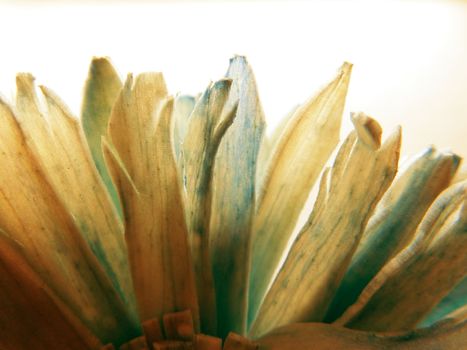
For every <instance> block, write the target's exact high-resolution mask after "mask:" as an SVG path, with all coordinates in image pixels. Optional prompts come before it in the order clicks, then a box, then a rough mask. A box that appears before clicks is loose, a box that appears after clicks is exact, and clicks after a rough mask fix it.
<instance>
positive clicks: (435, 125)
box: [0, 0, 467, 156]
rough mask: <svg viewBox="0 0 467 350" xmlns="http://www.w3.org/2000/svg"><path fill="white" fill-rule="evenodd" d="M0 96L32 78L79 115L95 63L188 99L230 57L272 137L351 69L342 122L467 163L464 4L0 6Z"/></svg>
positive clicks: (408, 146) (466, 15)
mask: <svg viewBox="0 0 467 350" xmlns="http://www.w3.org/2000/svg"><path fill="white" fill-rule="evenodd" d="M0 30H1V33H2V40H1V55H0V91H1V92H2V93H3V95H5V96H6V97H7V98H11V95H12V94H13V90H14V75H15V73H16V72H18V71H29V72H32V73H33V74H34V75H35V76H36V78H37V81H38V83H40V84H44V85H47V86H49V87H51V88H52V89H54V90H55V91H56V92H57V93H58V94H59V95H60V96H61V97H62V98H63V99H64V100H65V101H66V102H67V103H68V104H69V105H70V107H71V109H72V111H74V112H75V113H76V114H78V113H79V108H80V97H81V89H82V86H83V81H84V78H85V76H86V72H87V68H88V63H89V60H90V58H91V57H92V56H94V55H105V56H110V57H111V58H112V60H113V62H114V64H115V65H116V67H117V68H118V70H119V71H120V73H121V74H122V77H124V75H125V74H126V73H127V72H135V73H137V72H141V71H146V70H158V71H163V72H164V74H165V77H166V80H167V83H168V86H169V89H170V90H171V92H172V93H174V94H175V93H177V92H182V93H191V94H196V93H197V92H199V91H201V90H202V89H203V88H204V87H205V86H206V85H207V84H208V82H209V79H212V80H214V79H217V78H219V77H220V76H222V75H223V74H224V72H225V70H226V68H227V64H228V59H229V58H230V57H231V56H232V55H233V54H243V55H246V56H247V57H248V58H249V61H250V62H251V64H252V66H253V68H254V69H255V73H256V77H257V82H258V85H259V91H260V94H261V97H262V101H263V106H264V109H265V112H266V115H267V118H268V122H269V124H270V126H271V127H273V126H274V125H276V124H277V122H278V121H279V120H280V118H281V117H282V116H283V115H285V114H286V113H287V112H288V111H289V109H290V108H292V107H293V106H294V105H296V104H297V103H300V102H302V101H303V100H304V99H305V98H306V97H308V96H309V95H310V94H312V93H314V92H315V91H316V89H317V88H319V87H320V86H321V85H323V84H324V83H325V82H326V81H327V80H329V79H330V78H331V77H332V76H333V74H334V72H335V71H336V69H337V68H338V67H339V66H340V64H341V63H342V62H343V61H344V60H345V61H350V62H352V63H354V65H355V66H354V73H353V77H352V83H351V90H350V92H349V96H348V103H347V112H346V113H347V115H345V116H344V120H345V122H344V132H346V131H347V130H348V129H349V128H350V122H349V118H348V112H350V111H351V110H353V111H356V110H363V111H365V112H366V113H368V114H370V115H372V116H374V117H375V118H377V119H378V120H380V121H381V124H382V125H383V127H384V128H385V129H386V134H387V133H388V132H389V131H390V129H392V128H393V127H395V126H396V125H397V124H401V125H403V130H404V148H403V149H404V151H405V152H407V153H413V152H416V151H418V150H420V149H421V148H422V147H424V146H426V145H428V144H430V143H432V144H435V145H437V146H438V147H439V148H444V147H449V148H451V149H453V150H454V151H457V152H459V153H460V154H461V155H464V156H465V155H467V153H466V150H467V147H466V146H467V137H466V135H467V3H466V2H449V1H448V2H446V1H439V2H436V1H434V2H433V1H431V2H424V1H409V2H407V1H405V2H403V1H385V2H383V1H361V2H360V1H336V0H335V1H309V2H305V1H303V2H297V1H283V2H279V1H275V2H266V1H256V2H209V1H208V2H175V3H174V2H162V3H157V2H140V3H130V2H115V3H112V2H105V3H104V4H102V5H93V4H86V3H84V4H78V3H72V2H70V3H66V4H61V5H60V4H57V3H54V2H50V3H48V4H40V5H38V4H34V3H33V2H30V3H23V4H16V5H14V4H10V5H8V4H3V5H0Z"/></svg>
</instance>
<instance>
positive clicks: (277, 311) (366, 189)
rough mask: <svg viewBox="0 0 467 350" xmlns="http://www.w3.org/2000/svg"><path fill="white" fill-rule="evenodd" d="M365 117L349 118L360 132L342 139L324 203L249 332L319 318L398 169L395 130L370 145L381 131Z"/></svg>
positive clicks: (296, 244) (313, 215) (397, 134)
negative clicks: (381, 143)
mask: <svg viewBox="0 0 467 350" xmlns="http://www.w3.org/2000/svg"><path fill="white" fill-rule="evenodd" d="M366 119H367V117H366V116H365V115H363V114H358V115H355V116H354V117H353V121H354V123H355V124H356V129H357V134H358V135H359V137H358V138H357V139H356V140H355V141H354V142H353V145H352V146H351V147H349V146H350V143H349V142H344V144H343V146H342V152H339V153H338V156H337V158H336V162H335V163H336V174H334V173H333V170H334V169H331V174H330V178H331V181H330V184H329V185H328V186H322V187H327V188H328V193H327V195H326V198H325V202H324V203H320V204H319V205H318V206H317V208H316V209H314V210H313V212H312V213H311V215H310V220H309V221H308V223H307V224H306V225H305V226H304V228H303V229H302V231H301V232H300V233H299V236H298V237H297V239H296V241H295V242H294V243H293V245H292V248H291V250H290V252H289V254H288V256H287V259H286V261H285V263H284V265H283V266H282V268H281V270H280V272H279V274H278V276H277V277H276V279H275V280H274V282H273V284H272V286H271V289H270V290H269V292H268V293H267V295H266V298H265V300H264V303H263V304H262V305H261V308H260V310H259V312H258V316H257V318H256V320H255V322H254V323H253V325H252V328H251V330H250V335H251V336H252V337H255V338H256V337H258V336H261V335H263V334H265V333H267V332H268V331H270V330H272V329H274V328H275V327H278V326H282V325H285V324H288V323H291V322H303V321H321V320H322V319H323V317H324V315H325V312H326V310H327V307H328V306H329V303H330V301H331V299H332V297H333V295H334V293H335V290H336V288H337V286H338V285H339V282H340V280H341V278H342V277H343V274H344V272H345V270H346V268H347V266H348V264H349V262H350V258H351V256H352V254H353V253H354V251H355V249H356V247H357V244H358V241H359V240H360V238H361V235H362V234H363V229H364V227H365V225H366V223H367V220H368V218H369V217H370V214H371V212H372V210H373V209H374V207H375V205H376V203H377V202H378V200H379V199H380V198H381V196H382V195H383V193H384V191H385V190H386V189H387V188H388V186H389V185H390V183H391V181H392V179H393V178H394V176H395V173H396V171H397V162H398V158H399V148H400V130H399V129H398V130H396V132H394V133H393V134H392V135H391V136H390V137H389V138H388V140H387V141H386V142H385V143H384V144H383V145H382V146H381V147H379V148H377V149H375V147H374V146H375V145H378V144H379V142H380V141H379V137H380V134H379V133H375V132H374V129H371V128H369V127H367V125H368V124H367V123H366V122H365V120H366ZM361 128H367V129H366V131H365V132H366V134H367V135H368V136H369V137H371V138H372V140H371V142H368V140H367V138H366V137H365V138H362V137H361V136H360V135H361V131H359V129H361ZM352 139H355V135H353V134H351V135H350V136H349V140H352ZM327 176H328V174H327V172H325V173H324V177H325V179H326V178H327ZM319 197H321V198H323V197H324V196H323V195H320V196H319ZM321 201H323V200H321Z"/></svg>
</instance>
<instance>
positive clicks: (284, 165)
mask: <svg viewBox="0 0 467 350" xmlns="http://www.w3.org/2000/svg"><path fill="white" fill-rule="evenodd" d="M351 68H352V66H351V65H350V64H348V63H345V64H344V65H343V66H342V68H341V69H340V71H339V73H338V75H337V76H336V78H335V79H334V80H333V81H331V82H330V83H329V84H328V85H327V86H326V87H324V89H322V90H321V91H320V92H319V93H318V94H317V95H316V96H314V97H312V98H311V99H310V100H308V101H307V102H306V103H305V104H304V105H303V106H300V107H299V108H297V110H296V111H295V113H294V115H293V116H292V117H291V120H290V121H289V122H288V123H287V125H286V129H285V130H284V131H283V132H282V133H281V134H280V136H279V139H278V141H277V143H276V144H275V146H274V148H273V149H272V151H271V157H270V160H269V162H268V170H267V171H266V173H265V175H264V179H263V182H262V188H263V189H262V191H263V192H262V194H261V195H260V196H259V199H258V204H257V212H256V216H255V219H254V223H253V237H254V243H253V255H252V272H251V278H250V295H249V310H248V312H249V316H248V317H249V320H250V321H251V320H252V319H253V318H254V316H255V314H256V312H257V310H258V308H259V306H260V304H261V302H262V300H263V298H264V295H265V293H266V290H267V287H268V286H269V284H270V282H271V280H272V278H273V277H274V276H273V275H274V272H275V271H276V268H277V266H278V264H279V261H280V259H281V257H282V255H283V252H284V251H285V249H286V247H287V243H288V241H289V239H290V236H291V234H292V231H293V229H294V227H295V224H296V222H297V219H298V216H299V214H300V212H301V210H302V209H303V206H304V205H305V202H306V200H307V198H308V195H309V193H310V191H311V188H312V186H313V184H314V183H315V181H316V179H317V178H318V176H319V174H320V173H321V171H322V169H323V166H324V165H325V163H326V161H327V160H328V158H329V156H330V154H331V152H332V151H333V149H334V148H335V147H336V145H337V143H338V141H339V131H340V124H341V117H342V112H343V109H344V103H345V97H346V94H347V89H348V85H349V79H350V72H351Z"/></svg>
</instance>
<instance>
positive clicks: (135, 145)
mask: <svg viewBox="0 0 467 350" xmlns="http://www.w3.org/2000/svg"><path fill="white" fill-rule="evenodd" d="M172 110H173V99H171V98H168V97H167V90H166V87H165V83H164V80H163V77H162V75H161V74H159V73H146V74H141V75H139V76H137V77H136V79H135V80H134V81H133V78H132V76H131V75H129V76H128V78H127V80H126V82H125V84H124V87H123V89H122V91H121V93H120V95H119V97H118V98H117V101H116V103H115V106H114V108H113V111H112V115H111V117H110V123H109V132H108V134H109V139H110V142H107V143H104V157H105V159H106V162H107V164H108V166H109V169H110V173H111V175H112V177H113V180H114V183H115V185H116V187H117V190H118V193H119V197H120V200H121V202H122V208H123V213H124V222H125V238H126V242H127V246H128V255H129V260H130V267H131V272H132V277H133V284H134V288H135V293H136V297H137V302H138V309H139V315H140V319H141V320H142V321H146V320H148V319H152V318H159V319H161V318H162V315H163V314H164V313H167V312H174V311H180V310H185V309H190V310H191V312H192V314H193V315H194V319H195V325H196V328H198V326H199V313H198V301H197V297H196V286H195V281H194V271H193V266H192V261H191V256H190V250H189V247H188V230H187V225H186V222H185V211H184V205H183V198H182V192H181V191H182V189H181V183H180V176H179V174H178V170H177V165H176V162H175V154H174V149H173V134H172V129H171V127H172V119H171V118H172Z"/></svg>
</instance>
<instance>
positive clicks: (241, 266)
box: [211, 56, 265, 337]
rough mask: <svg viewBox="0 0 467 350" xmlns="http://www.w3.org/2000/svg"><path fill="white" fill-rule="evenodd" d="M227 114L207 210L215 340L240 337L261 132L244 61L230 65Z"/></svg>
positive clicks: (261, 123)
mask: <svg viewBox="0 0 467 350" xmlns="http://www.w3.org/2000/svg"><path fill="white" fill-rule="evenodd" d="M226 76H227V78H229V79H232V87H231V89H230V95H229V99H228V101H227V103H226V108H227V110H230V109H231V108H232V107H233V106H234V105H235V104H237V103H238V108H237V113H236V117H235V121H234V122H233V124H232V126H231V127H230V128H229V130H227V132H226V134H225V136H224V138H223V140H222V141H221V145H220V147H219V150H218V152H217V159H216V165H215V169H214V194H213V209H212V223H211V233H212V264H213V269H214V278H215V286H216V291H217V311H218V320H219V322H220V323H219V335H220V336H222V337H225V336H226V335H227V333H228V332H229V331H233V332H237V333H240V334H244V333H245V331H246V318H247V303H248V284H249V272H250V264H251V262H250V251H251V225H252V221H253V216H254V210H255V186H256V184H255V176H256V164H257V159H258V152H259V147H260V143H261V140H262V137H263V131H264V126H265V122H264V115H263V110H262V107H261V105H260V102H259V97H258V93H257V91H256V83H255V79H254V76H253V72H252V71H251V68H250V66H249V64H248V62H247V61H246V59H245V58H244V57H240V56H236V57H234V58H232V59H231V61H230V66H229V69H228V72H227V75H226Z"/></svg>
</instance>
